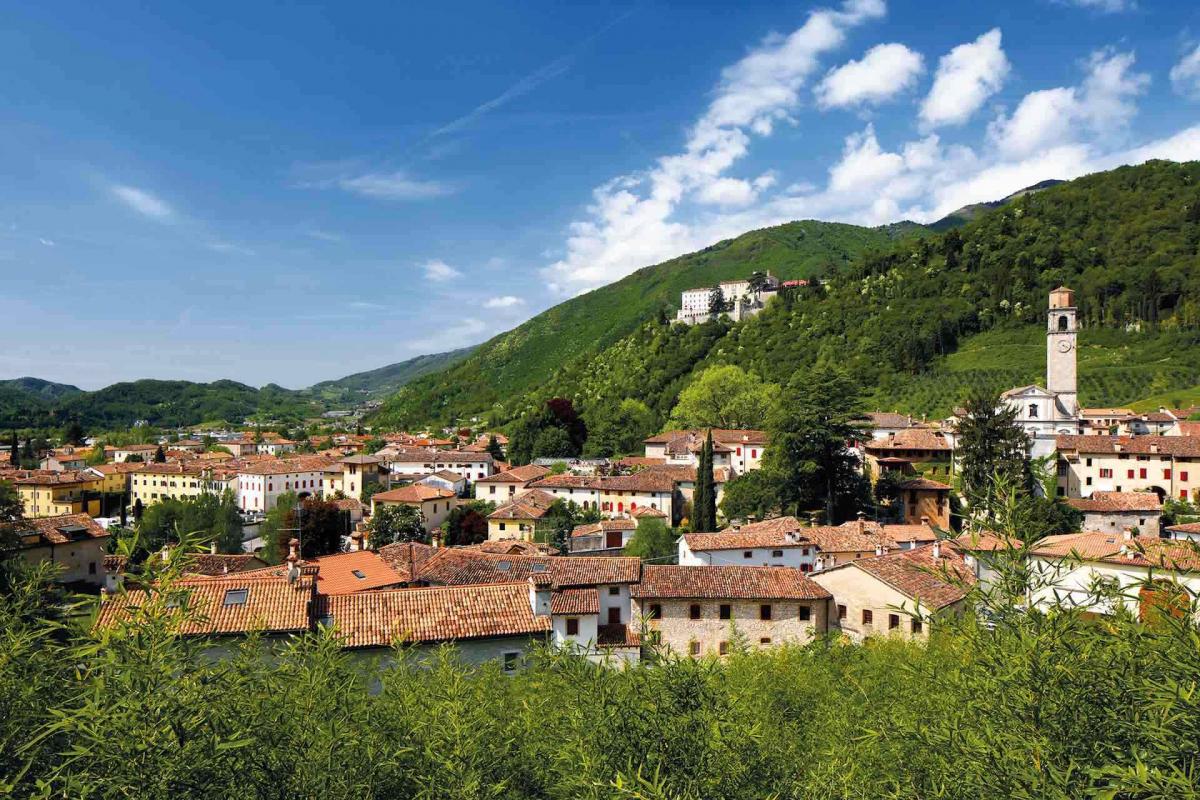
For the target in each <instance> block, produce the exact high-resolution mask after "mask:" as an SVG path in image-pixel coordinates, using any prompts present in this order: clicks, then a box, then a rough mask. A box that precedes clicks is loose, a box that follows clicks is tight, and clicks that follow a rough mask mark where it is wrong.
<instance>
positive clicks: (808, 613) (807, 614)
mask: <svg viewBox="0 0 1200 800" xmlns="http://www.w3.org/2000/svg"><path fill="white" fill-rule="evenodd" d="M810 619H812V609H811V608H809V607H808V606H800V621H801V622H807V621H808V620H810Z"/></svg>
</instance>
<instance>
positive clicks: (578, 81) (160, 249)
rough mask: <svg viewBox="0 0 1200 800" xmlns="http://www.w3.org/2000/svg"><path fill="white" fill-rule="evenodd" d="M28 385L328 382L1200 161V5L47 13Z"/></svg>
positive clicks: (16, 160) (92, 9) (92, 7)
mask: <svg viewBox="0 0 1200 800" xmlns="http://www.w3.org/2000/svg"><path fill="white" fill-rule="evenodd" d="M0 97H2V98H3V102H0V178H2V179H0V274H2V275H3V276H4V281H5V285H6V287H7V290H6V291H5V292H3V294H2V295H0V314H3V316H4V318H6V319H8V320H10V322H11V326H12V328H13V330H14V331H15V332H16V335H15V336H10V337H9V340H8V341H9V344H8V346H7V347H5V348H4V350H3V351H2V352H0V376H4V377H16V376H19V375H26V374H32V375H37V376H39V377H44V378H48V379H53V380H59V381H65V382H69V383H75V384H77V385H79V386H82V387H84V388H97V387H99V386H103V385H105V384H108V383H111V382H113V381H117V380H127V379H132V378H137V377H159V378H186V379H193V380H210V379H215V378H221V377H229V378H234V379H236V380H241V381H245V382H247V383H251V384H254V385H261V384H264V383H267V382H276V383H280V384H283V385H285V386H292V387H299V386H305V385H308V384H311V383H313V382H316V381H318V380H323V379H327V378H334V377H338V376H340V375H343V374H346V373H349V372H353V371H357V370H362V369H370V368H373V367H377V366H381V365H383V364H386V363H390V362H393V361H398V360H402V359H404V358H408V357H411V356H415V355H418V354H421V353H427V352H437V351H441V350H447V349H450V348H454V347H460V346H463V345H466V344H471V343H475V342H479V341H482V340H484V339H486V338H488V337H489V336H491V335H493V334H495V333H498V332H500V331H503V330H506V329H508V328H511V327H513V326H514V325H515V324H517V323H519V322H521V321H522V320H524V319H526V318H528V317H529V316H532V315H533V314H535V313H537V312H538V311H540V310H542V309H544V308H546V307H548V306H550V305H553V304H554V303H556V302H559V301H561V300H562V299H563V298H565V297H569V296H571V295H573V294H576V293H578V292H581V291H586V290H587V289H590V288H594V287H595V286H597V285H601V284H603V283H607V282H609V281H612V280H615V279H616V278H619V277H621V276H622V275H625V274H628V273H629V272H630V271H632V270H633V269H636V268H637V267H640V266H644V265H645V264H649V263H655V262H658V261H661V260H664V259H666V258H669V257H671V256H674V255H678V254H680V253H683V252H688V251H690V250H694V249H697V248H699V247H703V246H705V245H707V244H710V243H711V242H713V241H716V240H718V239H721V238H725V237H728V236H732V235H736V234H738V233H741V232H744V231H745V230H749V229H752V228H755V227H761V226H763V225H768V224H776V223H779V222H783V221H786V220H789V219H797V218H818V219H831V220H841V221H848V222H857V223H862V224H879V223H882V222H888V221H892V220H895V219H901V218H910V219H916V220H920V221H928V220H932V219H936V218H937V217H939V216H941V215H942V214H944V213H945V212H947V211H949V210H952V209H954V208H956V207H958V206H961V205H963V204H964V203H967V202H975V201H981V200H989V199H995V198H997V197H1001V196H1003V195H1005V194H1007V193H1009V192H1011V191H1013V190H1015V189H1018V188H1021V187H1022V186H1025V185H1028V184H1031V183H1034V182H1036V181H1038V180H1041V179H1044V178H1070V177H1074V176H1077V175H1080V174H1085V173H1087V172H1091V171H1095V170H1098V169H1106V168H1109V167H1112V166H1115V165H1117V164H1121V163H1134V162H1139V161H1143V160H1145V159H1146V158H1150V157H1164V158H1175V159H1179V160H1184V159H1195V158H1200V4H1194V3H1180V2H1153V1H1152V0H1137V1H1136V2H1132V0H1075V1H1074V2H1066V0H1060V1H1058V2H1052V0H1029V1H1028V2H1021V0H1011V1H1006V2H1002V3H1001V2H987V3H960V2H945V3H933V2H916V1H915V0H911V1H907V2H906V1H905V0H891V2H887V3H885V2H884V0H847V2H844V3H843V4H840V5H827V6H821V5H813V4H809V3H803V2H801V3H779V2H763V3H756V2H744V1H743V2H738V3H728V2H711V3H704V2H688V3H667V2H640V3H571V4H551V3H543V4H537V5H524V6H518V5H517V4H498V3H449V2H447V3H436V4H425V3H422V4H395V3H378V4H374V3H371V4H352V3H339V4H329V5H328V6H322V5H320V4H317V3H308V4H305V5H303V6H291V5H284V4H270V3H265V2H258V3H244V2H243V3H219V2H217V3H206V4H195V3H191V4H172V3H166V2H162V3H142V4H133V3H121V2H111V3H55V4H48V3H26V4H22V5H20V6H17V5H10V6H8V7H6V10H5V24H4V26H3V27H2V28H0Z"/></svg>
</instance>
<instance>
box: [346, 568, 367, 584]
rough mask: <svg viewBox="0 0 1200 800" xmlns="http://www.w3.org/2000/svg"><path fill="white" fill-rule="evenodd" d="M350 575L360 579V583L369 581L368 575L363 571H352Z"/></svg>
mask: <svg viewBox="0 0 1200 800" xmlns="http://www.w3.org/2000/svg"><path fill="white" fill-rule="evenodd" d="M350 574H351V575H353V576H354V577H356V578H358V579H359V580H360V581H365V580H366V579H367V576H366V574H365V573H364V572H363V571H362V570H361V569H353V570H350Z"/></svg>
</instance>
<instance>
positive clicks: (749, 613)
mask: <svg viewBox="0 0 1200 800" xmlns="http://www.w3.org/2000/svg"><path fill="white" fill-rule="evenodd" d="M656 603H657V604H659V605H661V606H662V618H661V619H657V620H650V619H646V624H647V629H646V630H647V632H654V631H656V632H657V634H658V636H659V640H660V641H661V643H662V644H663V645H665V646H666V647H668V648H670V649H671V651H672V652H674V653H676V654H678V655H683V656H686V655H690V654H692V653H691V649H690V647H689V645H690V644H691V643H692V642H698V643H699V644H700V653H699V655H702V656H707V655H719V654H720V643H721V642H731V641H732V637H733V630H734V629H735V628H736V630H737V631H738V633H739V634H740V635H741V636H742V637H743V639H744V640H745V642H746V643H747V644H748V645H749V646H750V647H766V646H770V645H776V644H783V643H785V642H799V643H804V642H808V641H810V640H811V639H812V637H813V636H816V635H819V634H821V633H823V632H824V631H825V629H826V619H825V605H826V603H825V601H824V600H810V601H803V602H801V601H796V600H787V601H778V600H761V601H760V600H753V601H748V600H738V601H732V600H731V601H726V603H725V604H727V605H730V606H731V607H732V608H731V611H732V619H721V618H720V606H721V605H722V601H720V600H649V599H648V600H634V602H633V615H634V619H635V620H637V624H638V625H640V624H641V621H642V620H643V619H645V618H646V617H648V616H649V612H650V606H651V605H654V604H656ZM693 603H697V604H699V605H700V619H698V620H694V619H691V618H690V607H691V605H692V604H693ZM764 604H769V605H770V606H771V619H770V620H763V619H760V618H759V614H760V606H761V605H764ZM801 605H805V606H807V607H808V608H809V619H808V620H801V619H800V606H801ZM764 638H765V639H769V640H770V641H768V642H764V641H762V640H763V639H764Z"/></svg>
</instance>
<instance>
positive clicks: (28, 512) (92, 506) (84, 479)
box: [10, 470, 102, 519]
mask: <svg viewBox="0 0 1200 800" xmlns="http://www.w3.org/2000/svg"><path fill="white" fill-rule="evenodd" d="M10 480H11V481H12V483H13V485H14V486H15V487H16V489H17V496H18V497H20V498H21V502H22V503H23V504H24V506H25V516H26V517H28V518H30V519H36V518H38V517H58V516H64V515H66V514H93V515H97V516H98V515H99V514H100V488H101V483H102V482H101V479H100V476H98V475H96V474H95V473H92V472H88V471H83V472H74V471H68V472H44V471H42V470H24V471H21V472H18V473H15V474H14V475H13V476H12V478H11V479H10Z"/></svg>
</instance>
